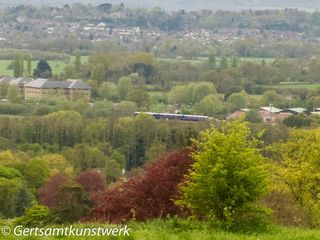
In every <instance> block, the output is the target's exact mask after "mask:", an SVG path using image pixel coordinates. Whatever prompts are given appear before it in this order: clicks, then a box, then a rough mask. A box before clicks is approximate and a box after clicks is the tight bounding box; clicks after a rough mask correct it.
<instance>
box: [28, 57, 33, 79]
mask: <svg viewBox="0 0 320 240" xmlns="http://www.w3.org/2000/svg"><path fill="white" fill-rule="evenodd" d="M31 71H32V56H31V54H28V55H27V74H28V75H27V77H31Z"/></svg>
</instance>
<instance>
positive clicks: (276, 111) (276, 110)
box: [260, 107, 282, 113]
mask: <svg viewBox="0 0 320 240" xmlns="http://www.w3.org/2000/svg"><path fill="white" fill-rule="evenodd" d="M260 109H261V110H263V111H266V112H270V113H279V112H281V111H282V109H280V108H276V107H260Z"/></svg>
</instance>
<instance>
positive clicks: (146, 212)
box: [90, 149, 192, 223]
mask: <svg viewBox="0 0 320 240" xmlns="http://www.w3.org/2000/svg"><path fill="white" fill-rule="evenodd" d="M189 154H190V151H189V150H188V149H185V150H182V151H177V152H173V153H170V154H168V155H167V156H165V157H163V158H162V159H159V160H158V161H157V162H154V163H151V164H149V165H147V166H146V167H145V168H144V170H143V171H141V173H140V174H139V175H137V176H135V177H132V178H131V179H129V180H128V181H126V182H122V183H119V184H118V185H117V186H116V187H114V188H111V189H108V190H107V191H106V192H105V193H104V194H102V195H101V196H97V197H95V198H94V201H95V206H94V207H93V208H92V212H91V217H90V219H91V220H99V221H107V222H112V223H121V222H127V221H129V220H131V219H136V220H147V219H154V218H164V217H166V216H167V215H183V211H182V210H181V208H179V207H177V206H176V205H175V204H174V200H173V199H174V198H175V197H176V196H177V191H178V187H177V185H178V184H179V183H180V182H181V180H182V179H183V176H184V175H185V174H186V173H187V171H188V169H189V167H190V165H191V163H192V160H191V158H190V156H189Z"/></svg>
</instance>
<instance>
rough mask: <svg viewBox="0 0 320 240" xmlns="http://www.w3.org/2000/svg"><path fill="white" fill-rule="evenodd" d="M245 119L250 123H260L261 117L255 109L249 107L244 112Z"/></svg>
mask: <svg viewBox="0 0 320 240" xmlns="http://www.w3.org/2000/svg"><path fill="white" fill-rule="evenodd" d="M245 120H246V121H248V122H251V123H261V122H262V117H261V116H260V114H259V112H258V111H257V110H255V109H251V110H249V111H248V112H247V113H246V116H245Z"/></svg>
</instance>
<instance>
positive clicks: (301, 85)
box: [263, 82, 320, 90]
mask: <svg viewBox="0 0 320 240" xmlns="http://www.w3.org/2000/svg"><path fill="white" fill-rule="evenodd" d="M263 87H268V88H274V89H307V90H312V89H317V88H320V83H305V82H282V83H280V84H273V85H264V86H263Z"/></svg>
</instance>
